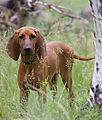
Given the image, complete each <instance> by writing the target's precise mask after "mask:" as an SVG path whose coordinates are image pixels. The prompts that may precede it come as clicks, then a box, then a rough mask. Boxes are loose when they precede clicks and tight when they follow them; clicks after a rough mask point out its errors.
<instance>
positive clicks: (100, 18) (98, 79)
mask: <svg viewBox="0 0 102 120" xmlns="http://www.w3.org/2000/svg"><path fill="white" fill-rule="evenodd" d="M90 6H91V10H92V16H93V20H94V44H95V51H96V54H95V65H94V73H93V78H92V81H91V86H90V105H91V106H93V105H94V103H95V104H97V105H98V106H99V107H101V105H102V0H90Z"/></svg>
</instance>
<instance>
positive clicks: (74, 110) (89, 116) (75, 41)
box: [0, 0, 102, 120]
mask: <svg viewBox="0 0 102 120" xmlns="http://www.w3.org/2000/svg"><path fill="white" fill-rule="evenodd" d="M49 1H50V2H52V3H56V4H57V5H58V4H59V5H63V6H65V7H68V8H71V9H73V10H74V11H76V13H78V12H79V11H80V9H81V7H82V6H84V5H85V4H86V3H88V0H63V1H62V0H49ZM76 24H77V25H76V26H75V27H79V22H77V23H76ZM38 27H39V26H38ZM75 27H73V29H75ZM54 33H55V34H49V35H48V36H47V37H46V39H47V40H46V42H48V41H49V40H57V41H58V40H62V41H64V42H65V43H67V44H70V45H71V46H73V48H74V49H75V51H76V52H77V53H78V54H80V55H83V56H93V55H94V45H93V35H92V32H88V33H85V34H84V35H83V37H82V38H79V37H78V35H77V34H76V33H75V32H73V31H69V32H63V31H61V30H59V31H58V30H57V29H55V30H54ZM10 35H11V31H10V30H8V31H4V32H1V34H0V120H15V119H19V114H20V111H21V109H20V105H19V88H18V84H17V69H18V64H19V61H17V62H15V61H13V60H12V59H11V58H9V56H8V55H7V53H6V44H7V41H8V39H9V37H10ZM93 66H94V60H93V61H88V62H82V61H78V60H75V62H74V65H73V90H74V94H75V99H74V102H73V105H72V107H70V100H69V99H68V96H67V92H66V90H65V88H64V86H63V83H62V81H61V78H60V76H59V77H58V92H57V95H56V99H55V100H53V98H52V93H51V91H50V90H49V87H48V88H47V90H48V98H47V103H46V104H45V105H44V106H43V109H42V110H41V109H40V107H39V102H38V95H37V93H36V92H32V91H31V94H30V98H29V103H28V112H27V113H26V115H25V119H24V120H29V119H30V120H102V114H101V113H98V112H97V109H95V108H90V107H86V109H84V110H82V106H83V104H84V103H85V101H86V99H87V98H89V93H88V90H89V87H90V81H91V79H92V74H93Z"/></svg>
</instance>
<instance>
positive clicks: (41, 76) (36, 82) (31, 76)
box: [27, 62, 48, 88]
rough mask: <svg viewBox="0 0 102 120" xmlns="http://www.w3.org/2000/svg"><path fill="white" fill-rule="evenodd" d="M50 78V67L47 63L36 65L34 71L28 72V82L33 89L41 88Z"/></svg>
mask: <svg viewBox="0 0 102 120" xmlns="http://www.w3.org/2000/svg"><path fill="white" fill-rule="evenodd" d="M47 76H48V65H47V63H46V62H41V63H39V64H34V65H33V67H32V69H30V70H29V71H28V72H27V82H28V83H29V84H30V85H32V87H33V86H34V87H37V88H39V87H40V86H41V85H42V82H43V81H44V80H46V79H47Z"/></svg>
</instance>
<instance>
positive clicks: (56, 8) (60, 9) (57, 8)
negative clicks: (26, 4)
mask: <svg viewBox="0 0 102 120" xmlns="http://www.w3.org/2000/svg"><path fill="white" fill-rule="evenodd" d="M37 5H43V6H45V8H49V9H52V10H54V11H56V12H58V13H60V14H63V15H64V16H68V17H70V18H72V19H77V20H80V19H81V17H80V16H76V15H74V14H73V13H72V11H71V10H68V9H65V8H64V7H61V6H57V5H54V4H50V3H46V2H41V1H40V2H38V1H37V2H34V3H32V6H33V7H35V6H37Z"/></svg>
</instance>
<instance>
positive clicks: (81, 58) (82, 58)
mask: <svg viewBox="0 0 102 120" xmlns="http://www.w3.org/2000/svg"><path fill="white" fill-rule="evenodd" d="M74 58H75V59H78V60H83V61H87V60H93V59H95V57H82V56H78V55H76V54H74Z"/></svg>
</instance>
